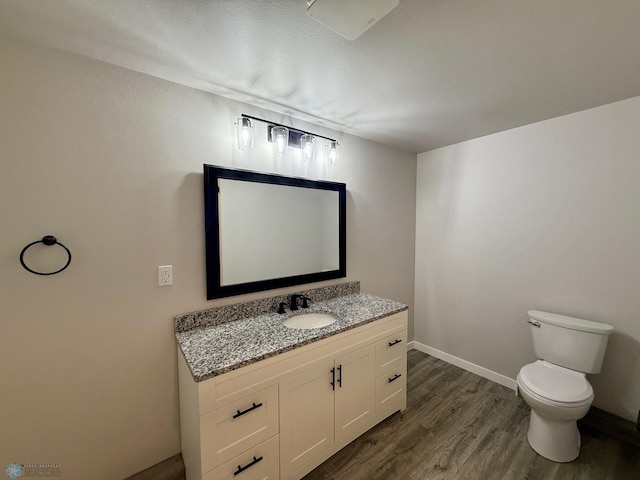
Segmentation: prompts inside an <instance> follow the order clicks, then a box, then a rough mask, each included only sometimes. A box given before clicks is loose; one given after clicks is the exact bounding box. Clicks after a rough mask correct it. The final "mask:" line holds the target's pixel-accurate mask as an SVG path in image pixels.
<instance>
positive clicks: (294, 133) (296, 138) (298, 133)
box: [241, 113, 337, 146]
mask: <svg viewBox="0 0 640 480" xmlns="http://www.w3.org/2000/svg"><path fill="white" fill-rule="evenodd" d="M241 117H243V118H250V119H251V120H255V121H256V122H262V123H266V124H267V125H268V126H267V140H268V141H271V129H272V128H273V127H285V128H288V129H289V143H290V144H293V145H298V146H299V145H300V137H302V135H313V136H314V137H318V138H324V139H325V140H329V141H330V142H336V143H337V140H336V139H335V138H329V137H325V136H324V135H318V134H317V133H313V132H307V131H305V130H300V129H298V128H293V127H288V126H287V125H282V124H281V123H276V122H272V121H271V120H265V119H264V118H258V117H252V116H251V115H246V114H244V113H243V114H242V115H241Z"/></svg>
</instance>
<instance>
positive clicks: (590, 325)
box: [527, 310, 613, 335]
mask: <svg viewBox="0 0 640 480" xmlns="http://www.w3.org/2000/svg"><path fill="white" fill-rule="evenodd" d="M527 313H528V314H529V317H530V318H531V319H532V320H537V321H539V322H542V323H548V324H551V325H556V326H558V327H563V328H569V329H571V330H579V331H581V332H590V333H598V334H600V335H610V334H611V332H613V327H612V326H611V325H608V324H606V323H600V322H592V321H591V320H583V319H581V318H574V317H567V316H565V315H558V314H557V313H547V312H541V311H539V310H529V311H528V312H527Z"/></svg>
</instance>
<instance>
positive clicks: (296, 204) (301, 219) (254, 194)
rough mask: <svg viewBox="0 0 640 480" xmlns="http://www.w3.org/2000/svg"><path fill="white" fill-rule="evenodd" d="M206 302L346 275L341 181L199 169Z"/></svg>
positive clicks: (223, 169)
mask: <svg viewBox="0 0 640 480" xmlns="http://www.w3.org/2000/svg"><path fill="white" fill-rule="evenodd" d="M204 194H205V195H204V197H205V243H206V268H207V299H209V300H211V299H213V298H220V297H228V296H232V295H240V294H243V293H250V292H257V291H262V290H270V289H273V288H280V287H286V286H292V285H300V284H304V283H310V282H318V281H321V280H329V279H333V278H340V277H345V276H346V185H345V184H344V183H335V182H325V181H316V180H307V179H303V178H295V177H285V176H282V175H274V174H265V173H257V172H251V171H246V170H234V169H229V168H222V167H218V166H214V165H205V166H204Z"/></svg>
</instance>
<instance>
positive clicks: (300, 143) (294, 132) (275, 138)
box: [236, 113, 340, 166]
mask: <svg viewBox="0 0 640 480" xmlns="http://www.w3.org/2000/svg"><path fill="white" fill-rule="evenodd" d="M254 122H262V123H266V124H267V141H268V142H271V143H273V145H274V152H275V156H276V158H278V159H280V158H284V157H285V156H286V155H287V149H288V147H289V146H293V147H296V148H299V149H300V150H301V158H302V161H304V162H310V161H312V160H313V159H314V158H315V155H316V150H317V148H316V147H317V143H318V142H319V141H320V139H323V140H324V141H325V145H324V150H325V157H326V162H327V165H328V166H333V165H335V164H336V163H337V161H338V155H339V150H340V144H339V143H338V141H337V140H335V139H334V138H329V137H325V136H323V135H318V134H315V133H311V132H305V131H304V130H298V129H296V128H291V127H287V126H285V125H281V124H279V123H275V122H271V121H269V120H264V119H262V118H258V117H252V116H251V115H245V114H244V113H243V114H242V115H241V116H240V118H238V120H237V122H236V134H237V137H238V148H239V149H240V150H251V149H253V124H254Z"/></svg>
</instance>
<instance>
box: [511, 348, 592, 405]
mask: <svg viewBox="0 0 640 480" xmlns="http://www.w3.org/2000/svg"><path fill="white" fill-rule="evenodd" d="M518 383H519V384H520V387H521V388H523V389H526V390H527V392H528V393H530V394H532V395H534V396H536V397H539V399H540V400H541V401H543V402H545V403H548V404H552V405H557V406H564V407H577V406H581V405H585V404H589V403H591V402H592V401H593V387H591V384H590V383H589V382H588V381H587V379H586V378H585V375H584V374H583V373H580V372H576V371H574V370H569V369H568V368H564V367H560V366H558V365H554V364H553V363H549V362H545V361H544V360H537V361H535V362H533V363H530V364H528V365H525V366H524V367H522V368H521V369H520V373H519V374H518Z"/></svg>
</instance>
